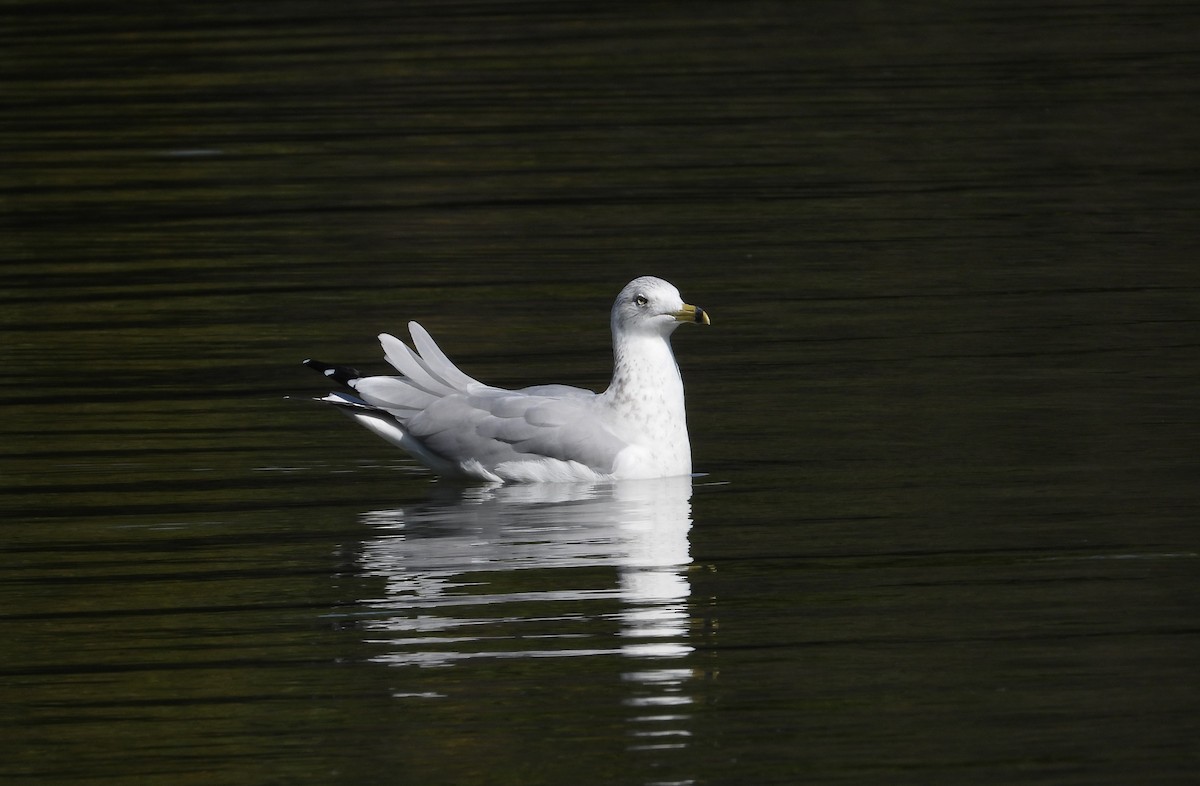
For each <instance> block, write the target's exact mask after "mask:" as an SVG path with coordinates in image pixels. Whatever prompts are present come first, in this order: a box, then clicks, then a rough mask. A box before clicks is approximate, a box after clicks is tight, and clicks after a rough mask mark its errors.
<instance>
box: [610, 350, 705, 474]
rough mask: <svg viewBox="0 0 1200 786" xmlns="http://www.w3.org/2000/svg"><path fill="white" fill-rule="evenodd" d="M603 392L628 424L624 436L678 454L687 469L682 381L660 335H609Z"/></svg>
mask: <svg viewBox="0 0 1200 786" xmlns="http://www.w3.org/2000/svg"><path fill="white" fill-rule="evenodd" d="M603 396H604V399H605V400H606V401H607V402H608V404H609V406H611V407H612V408H613V409H615V410H617V411H618V412H620V413H621V419H622V421H623V422H624V423H625V424H627V425H628V426H629V427H630V433H628V434H626V435H625V436H626V438H627V439H629V440H630V441H631V442H634V443H637V444H642V445H646V446H648V447H651V448H652V450H655V452H657V449H658V448H661V449H663V450H666V451H668V452H669V453H672V454H678V457H679V460H681V461H686V462H687V465H688V469H687V470H685V471H690V466H691V449H690V447H689V445H688V436H687V423H686V419H685V416H684V406H683V380H682V379H681V378H680V376H679V366H677V365H676V363H675V356H674V354H672V353H671V344H670V342H669V341H668V340H667V338H666V337H665V336H661V335H657V334H636V335H623V336H616V335H614V336H613V379H612V384H610V385H609V387H608V390H606V391H604V394H603Z"/></svg>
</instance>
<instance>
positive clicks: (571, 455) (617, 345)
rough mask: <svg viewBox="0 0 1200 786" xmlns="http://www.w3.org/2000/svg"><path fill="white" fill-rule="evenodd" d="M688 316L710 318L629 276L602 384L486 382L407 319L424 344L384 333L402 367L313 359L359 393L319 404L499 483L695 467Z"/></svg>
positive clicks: (656, 284) (667, 288)
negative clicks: (368, 371) (682, 349)
mask: <svg viewBox="0 0 1200 786" xmlns="http://www.w3.org/2000/svg"><path fill="white" fill-rule="evenodd" d="M689 322H690V323H699V324H705V325H707V324H709V318H708V315H707V314H706V313H705V312H704V310H703V309H701V308H698V307H696V306H692V305H688V304H686V303H684V302H683V299H682V297H680V294H679V290H677V289H676V288H675V287H674V286H672V285H671V284H670V283H668V282H666V281H664V280H662V279H661V278H655V277H653V276H642V277H640V278H636V279H634V280H633V281H631V282H629V284H628V285H626V286H625V288H624V289H622V290H621V293H620V294H619V295H617V299H616V301H615V302H614V303H613V307H612V312H611V316H610V320H609V324H610V328H611V330H612V340H613V377H612V382H611V383H610V384H609V386H608V388H607V389H606V390H605V391H604V392H602V393H595V392H593V391H590V390H585V389H583V388H577V387H571V386H568V385H538V386H534V387H528V388H522V389H520V390H506V389H504V388H498V387H494V386H492V385H487V384H484V383H482V382H479V381H478V380H476V379H473V378H471V377H469V376H467V375H466V374H465V373H463V372H462V371H461V370H459V369H458V367H457V366H455V365H454V364H453V363H452V362H451V361H450V359H449V358H447V357H446V355H445V354H444V353H443V352H442V351H441V349H440V348H438V346H437V344H436V343H435V342H434V341H433V339H432V337H430V335H429V333H427V332H426V331H425V329H424V328H422V327H421V326H420V325H419V324H417V323H416V322H410V323H409V324H408V327H409V332H410V334H411V335H412V340H413V346H414V347H415V351H414V350H413V349H410V348H409V347H408V346H407V345H406V344H405V343H404V342H402V341H400V340H399V339H397V338H395V337H394V336H391V335H388V334H386V333H384V334H382V335H380V336H379V341H380V343H381V344H382V346H383V350H384V355H385V357H386V358H387V360H388V362H389V363H390V364H391V365H392V366H393V367H395V368H396V370H397V371H399V372H400V374H401V376H365V375H362V374H360V373H359V372H357V371H355V370H354V369H350V368H345V367H341V366H334V365H330V364H327V363H323V362H321V361H318V360H306V361H305V364H306V365H308V366H309V367H311V368H314V369H316V370H317V371H320V372H321V373H323V374H325V376H327V377H329V378H331V379H333V380H335V381H337V382H340V383H342V384H343V385H345V386H346V387H348V388H349V389H350V391H351V392H337V393H331V394H330V395H328V396H325V397H324V398H322V399H320V400H321V401H325V402H328V403H330V404H334V405H337V406H338V407H339V408H341V409H342V410H343V411H344V412H345V413H346V414H347V415H349V416H350V417H352V418H353V419H354V420H356V421H357V422H358V423H360V424H361V425H363V426H365V427H366V428H367V429H369V430H371V431H373V432H374V433H376V434H378V435H379V436H380V437H383V438H384V439H386V440H388V441H389V442H392V443H393V444H395V445H398V446H399V447H401V448H403V449H404V450H406V451H407V452H408V453H410V454H411V455H412V456H413V457H414V458H416V459H417V460H418V461H420V462H421V463H422V464H424V465H425V466H427V467H429V468H430V469H432V470H433V471H434V472H436V473H438V474H440V475H445V476H450V477H463V478H471V479H476V480H485V481H491V482H510V481H511V482H521V481H525V482H578V481H601V480H630V479H640V478H660V477H671V476H676V475H687V474H690V473H691V471H692V455H691V445H690V442H689V440H688V431H687V420H686V415H685V411H684V399H683V380H682V379H681V378H680V375H679V367H678V365H677V364H676V362H675V356H674V354H673V353H672V352H671V344H670V337H671V333H673V332H674V331H675V329H676V328H677V327H679V326H680V325H682V324H685V323H689Z"/></svg>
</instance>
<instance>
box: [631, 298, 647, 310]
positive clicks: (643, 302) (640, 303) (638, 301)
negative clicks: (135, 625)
mask: <svg viewBox="0 0 1200 786" xmlns="http://www.w3.org/2000/svg"><path fill="white" fill-rule="evenodd" d="M633 302H634V303H636V304H637V305H638V307H639V308H640V307H642V306H644V305H646V304H647V303H649V302H650V301H648V300H646V296H645V295H637V296H636V297H634V299H633Z"/></svg>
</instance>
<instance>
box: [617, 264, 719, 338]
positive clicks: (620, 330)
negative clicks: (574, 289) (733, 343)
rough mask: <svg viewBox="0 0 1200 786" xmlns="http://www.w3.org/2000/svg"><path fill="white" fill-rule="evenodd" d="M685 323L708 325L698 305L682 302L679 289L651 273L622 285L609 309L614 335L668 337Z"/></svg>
mask: <svg viewBox="0 0 1200 786" xmlns="http://www.w3.org/2000/svg"><path fill="white" fill-rule="evenodd" d="M685 322H693V323H698V324H701V325H707V324H709V320H708V314H707V313H705V311H704V309H702V308H700V307H699V306H693V305H690V304H688V303H684V302H683V298H682V297H681V296H680V294H679V290H678V289H676V288H675V287H674V285H672V284H671V283H670V282H668V281H663V280H662V279H661V278H655V277H654V276H641V277H640V278H635V279H634V280H633V281H630V282H629V283H628V284H626V285H625V288H624V289H622V290H621V294H619V295H617V300H616V302H615V303H613V308H612V328H613V334H614V335H621V334H624V335H629V334H636V333H642V334H646V333H648V334H657V335H660V336H664V337H665V336H669V335H670V334H671V331H673V330H675V328H677V327H679V326H680V325H682V324H683V323H685Z"/></svg>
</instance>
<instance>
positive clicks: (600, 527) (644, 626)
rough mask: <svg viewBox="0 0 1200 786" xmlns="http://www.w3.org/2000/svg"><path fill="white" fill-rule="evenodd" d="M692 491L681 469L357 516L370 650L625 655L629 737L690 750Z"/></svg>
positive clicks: (521, 488) (408, 658)
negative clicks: (685, 661)
mask: <svg viewBox="0 0 1200 786" xmlns="http://www.w3.org/2000/svg"><path fill="white" fill-rule="evenodd" d="M691 494H692V484H691V479H690V478H687V477H683V478H667V479H661V480H642V481H622V482H619V483H612V484H604V485H574V484H537V485H512V486H494V487H473V488H465V489H451V490H449V491H447V492H446V497H447V498H445V499H436V498H435V499H431V500H429V501H427V502H424V503H421V504H418V505H414V506H410V507H406V508H404V509H398V510H380V511H372V512H370V513H367V514H364V519H365V523H367V524H369V525H370V526H371V527H373V528H374V529H375V532H376V537H374V538H373V539H372V540H369V541H367V542H366V543H365V544H364V548H363V555H362V560H363V564H364V568H365V572H366V573H367V574H368V575H375V576H379V577H381V578H383V579H384V580H385V581H386V593H385V594H384V596H383V597H381V598H376V599H371V600H368V601H365V604H364V605H366V606H368V608H369V609H370V613H371V615H372V617H373V619H371V620H368V621H365V622H364V624H363V628H364V630H365V631H366V632H367V635H368V636H369V637H370V641H371V642H372V643H374V644H378V645H383V646H385V647H386V649H387V651H386V652H384V653H382V654H380V655H378V656H377V657H376V660H377V661H378V662H381V663H386V664H388V665H394V666H419V667H447V666H453V665H456V664H461V663H464V662H468V661H472V660H478V659H503V658H569V657H588V656H613V655H617V656H622V657H624V658H628V659H629V667H628V668H627V669H626V670H624V671H623V675H622V676H623V681H624V683H625V685H626V688H625V690H624V691H623V695H624V699H623V700H624V703H625V704H626V706H628V707H630V708H635V709H634V712H633V714H634V717H633V718H632V720H633V727H634V728H633V731H632V732H631V734H632V735H633V738H634V744H633V747H636V748H647V749H659V748H671V747H685V746H686V737H687V736H688V734H689V733H688V732H687V731H686V730H684V726H685V724H683V723H680V721H683V720H686V717H687V715H686V707H687V706H688V705H689V704H690V703H691V698H690V697H689V696H688V695H687V692H686V684H687V682H688V681H689V680H690V679H691V678H692V676H693V670H692V669H690V668H680V667H677V666H676V665H675V664H678V662H679V659H681V658H684V657H686V656H687V655H688V654H690V653H691V652H692V649H693V648H692V646H691V645H690V644H689V643H688V635H689V630H688V620H689V612H688V603H687V601H688V596H689V594H690V592H691V587H690V585H689V583H688V578H687V574H686V566H687V565H688V563H689V562H690V561H691V557H690V556H689V553H688V530H689V529H690V527H691V502H690V500H691ZM614 570H615V574H616V575H615V576H614Z"/></svg>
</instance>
